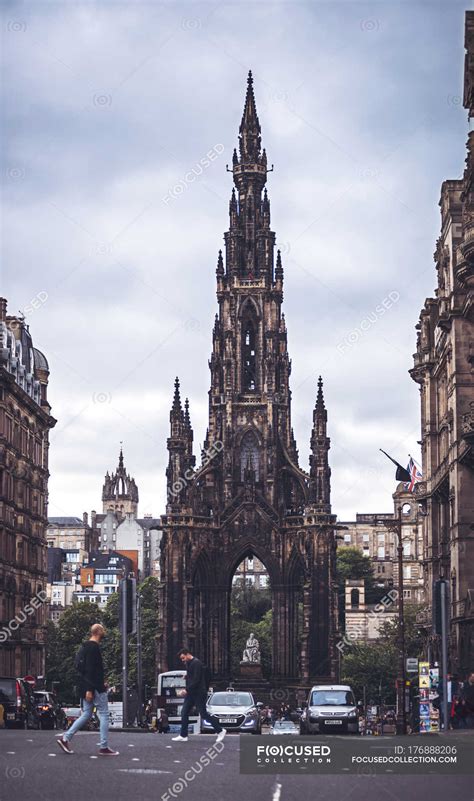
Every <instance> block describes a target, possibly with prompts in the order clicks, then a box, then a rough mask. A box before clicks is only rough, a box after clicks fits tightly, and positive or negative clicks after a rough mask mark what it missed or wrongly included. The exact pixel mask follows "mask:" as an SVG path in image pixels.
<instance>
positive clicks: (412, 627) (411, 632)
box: [380, 601, 424, 657]
mask: <svg viewBox="0 0 474 801" xmlns="http://www.w3.org/2000/svg"><path fill="white" fill-rule="evenodd" d="M422 609H423V606H422V605H421V604H420V605H418V604H407V603H406V601H405V604H404V607H403V621H404V626H405V653H406V656H407V657H408V656H413V657H421V656H422V655H423V644H424V638H423V631H422V629H421V628H420V626H419V625H418V623H417V622H416V616H417V614H418V613H419V612H420V611H421V610H422ZM380 637H381V639H382V640H383V641H384V642H385V643H386V644H387V646H389V647H394V648H396V647H398V620H387V621H386V622H385V623H383V624H382V625H381V627H380Z"/></svg>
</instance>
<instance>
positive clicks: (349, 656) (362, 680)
mask: <svg viewBox="0 0 474 801" xmlns="http://www.w3.org/2000/svg"><path fill="white" fill-rule="evenodd" d="M341 676H342V678H341V681H342V682H343V683H344V684H349V685H350V686H351V687H352V689H353V690H354V693H355V695H356V700H357V701H360V700H362V698H363V697H364V688H365V698H366V700H367V702H368V703H369V702H370V701H373V702H374V703H376V704H379V703H383V704H393V703H395V679H396V676H397V650H396V649H395V648H394V647H393V646H390V647H387V644H386V643H384V642H381V641H377V642H374V643H359V644H357V645H353V646H351V648H350V650H348V651H346V652H345V653H344V656H343V660H342V668H341Z"/></svg>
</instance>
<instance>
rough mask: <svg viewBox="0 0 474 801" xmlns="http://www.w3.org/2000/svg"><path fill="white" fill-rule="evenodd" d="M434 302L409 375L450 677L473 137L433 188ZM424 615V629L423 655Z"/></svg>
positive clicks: (471, 497) (467, 496)
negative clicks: (461, 160) (415, 392)
mask: <svg viewBox="0 0 474 801" xmlns="http://www.w3.org/2000/svg"><path fill="white" fill-rule="evenodd" d="M465 46H466V51H467V53H466V59H465V73H464V107H465V108H466V109H467V111H468V117H469V118H470V119H472V118H474V12H473V11H467V12H466V39H465ZM440 207H441V234H440V237H439V239H438V241H437V244H436V251H435V254H434V259H435V265H436V279H437V280H436V289H435V297H433V298H427V299H426V301H425V304H424V306H423V308H422V310H421V313H420V319H419V322H418V325H417V342H416V352H415V354H414V357H413V359H414V365H413V368H412V370H411V371H410V372H411V376H412V378H413V380H414V381H416V382H417V383H418V384H419V387H420V401H421V443H422V445H421V447H422V462H423V479H424V481H423V484H422V485H421V487H420V490H421V493H420V497H421V500H422V501H423V504H424V506H425V510H426V516H425V517H424V519H423V542H424V553H423V561H424V565H425V570H426V572H425V579H426V580H425V586H426V593H427V600H428V603H429V605H430V607H431V606H432V588H433V582H434V581H436V580H437V579H439V578H443V579H445V580H446V581H447V582H448V585H449V595H450V617H451V642H450V662H451V669H452V670H453V671H458V672H460V673H465V672H466V671H470V670H472V666H473V664H474V131H471V132H470V134H469V137H468V141H467V158H466V167H465V170H464V174H463V176H462V178H456V179H454V180H447V181H444V182H443V184H442V186H441V199H440ZM431 617H432V615H431V610H428V614H427V616H426V619H425V620H424V623H425V625H426V634H427V639H428V640H430V646H431V652H432V653H433V654H436V653H437V652H438V653H439V647H438V646H439V643H438V641H437V639H436V637H434V638H433V636H432V633H431Z"/></svg>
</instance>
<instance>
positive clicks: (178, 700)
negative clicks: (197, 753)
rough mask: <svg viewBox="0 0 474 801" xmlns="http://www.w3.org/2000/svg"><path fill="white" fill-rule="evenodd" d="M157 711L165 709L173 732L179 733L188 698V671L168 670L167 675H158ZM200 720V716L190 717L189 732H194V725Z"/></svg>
mask: <svg viewBox="0 0 474 801" xmlns="http://www.w3.org/2000/svg"><path fill="white" fill-rule="evenodd" d="M156 684H157V699H156V706H157V709H164V711H165V712H166V714H167V716H168V722H169V725H170V731H171V732H179V730H180V727H181V707H182V706H183V703H184V699H185V697H186V671H185V670H168V671H167V672H166V673H158V679H157V683H156ZM198 720H199V716H198V715H197V714H196V713H195V712H194V714H192V715H190V716H189V730H190V731H191V732H192V731H194V724H196V723H197V722H198Z"/></svg>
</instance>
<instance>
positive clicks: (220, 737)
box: [216, 729, 227, 743]
mask: <svg viewBox="0 0 474 801" xmlns="http://www.w3.org/2000/svg"><path fill="white" fill-rule="evenodd" d="M226 734H227V729H222V731H220V732H219V734H218V735H217V739H216V743H221V742H222V740H223V739H224V737H225V736H226Z"/></svg>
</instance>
